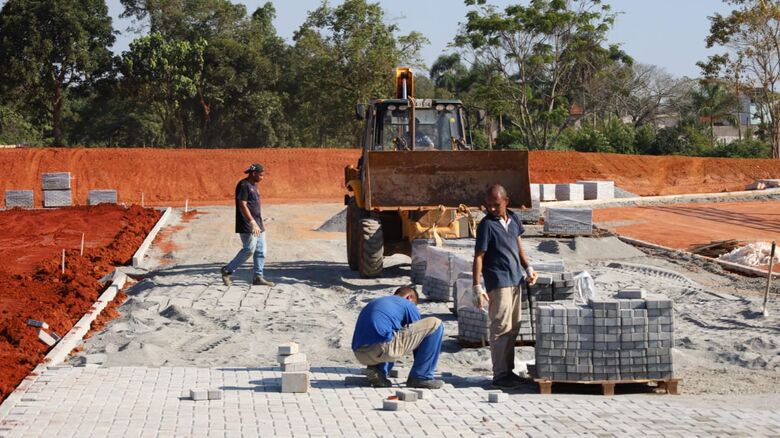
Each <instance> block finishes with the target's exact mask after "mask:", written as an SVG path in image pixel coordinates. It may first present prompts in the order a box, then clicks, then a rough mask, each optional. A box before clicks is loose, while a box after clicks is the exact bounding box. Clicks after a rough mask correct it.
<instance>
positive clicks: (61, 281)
mask: <svg viewBox="0 0 780 438" xmlns="http://www.w3.org/2000/svg"><path fill="white" fill-rule="evenodd" d="M159 217H160V213H159V212H158V211H156V210H151V209H144V208H141V207H137V206H134V207H130V208H127V209H125V208H122V207H117V206H113V205H101V206H98V207H93V208H86V207H80V208H73V209H65V210H46V211H23V210H9V211H4V212H0V242H1V245H0V247H2V253H0V259H2V260H3V266H2V267H0V315H1V316H0V400H2V399H4V398H5V397H6V396H7V395H8V394H9V393H10V392H11V391H12V390H13V388H14V387H16V385H17V384H18V383H19V381H21V380H22V379H23V378H24V376H26V375H27V374H28V373H29V372H30V370H32V369H33V368H34V367H35V365H37V364H38V363H40V361H41V360H42V359H43V357H44V355H45V354H46V351H47V347H46V346H45V344H43V343H42V342H40V341H39V340H38V337H37V329H35V328H34V327H31V326H28V325H27V320H28V318H32V319H36V320H38V321H45V322H47V323H48V324H49V326H50V327H51V329H52V330H53V331H55V332H57V333H58V334H59V335H60V336H62V335H64V334H65V333H67V332H68V331H69V330H70V329H71V327H72V326H73V324H74V323H75V322H76V321H77V320H78V319H79V318H81V316H83V315H84V313H86V312H87V311H88V310H89V309H90V307H91V306H92V304H93V303H94V302H95V300H96V299H97V297H98V294H99V292H100V290H101V289H102V286H101V285H100V283H98V281H97V279H98V278H101V277H102V276H104V275H105V274H107V273H109V272H110V271H111V270H112V269H113V266H115V265H120V264H124V263H125V262H127V261H128V260H129V259H130V258H131V257H132V255H133V253H134V252H135V250H136V249H137V248H138V246H139V245H140V244H141V242H142V241H143V239H144V238H145V237H146V235H147V233H148V232H149V230H151V229H152V227H153V226H154V224H155V223H156V222H157V220H158V219H159ZM52 224H54V225H56V226H52ZM83 229H86V230H87V232H88V234H87V238H86V245H85V249H84V255H83V256H81V255H79V249H78V246H79V245H80V243H81V230H83ZM74 230H76V231H78V233H77V236H78V237H76V233H68V232H67V231H74ZM63 235H64V236H65V237H62V236H63ZM63 248H65V249H66V267H65V273H64V274H63V273H62V272H61V264H60V263H61V251H62V249H63Z"/></svg>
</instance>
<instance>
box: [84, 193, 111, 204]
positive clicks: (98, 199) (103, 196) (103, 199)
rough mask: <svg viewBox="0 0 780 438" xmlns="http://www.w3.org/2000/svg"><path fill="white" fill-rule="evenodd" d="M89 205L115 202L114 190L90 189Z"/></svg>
mask: <svg viewBox="0 0 780 438" xmlns="http://www.w3.org/2000/svg"><path fill="white" fill-rule="evenodd" d="M88 198H89V199H88V204H89V205H98V204H116V200H117V196H116V190H90V191H89V197H88Z"/></svg>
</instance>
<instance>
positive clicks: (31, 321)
mask: <svg viewBox="0 0 780 438" xmlns="http://www.w3.org/2000/svg"><path fill="white" fill-rule="evenodd" d="M27 325H31V326H33V327H38V328H42V329H47V328H49V324H46V323H45V322H43V321H38V320H35V319H28V320H27Z"/></svg>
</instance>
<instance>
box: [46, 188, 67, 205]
mask: <svg viewBox="0 0 780 438" xmlns="http://www.w3.org/2000/svg"><path fill="white" fill-rule="evenodd" d="M72 205H73V193H72V192H71V191H70V190H44V191H43V206H44V207H46V208H52V207H70V206H72Z"/></svg>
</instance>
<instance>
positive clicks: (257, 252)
mask: <svg viewBox="0 0 780 438" xmlns="http://www.w3.org/2000/svg"><path fill="white" fill-rule="evenodd" d="M244 173H246V174H247V176H246V178H244V179H242V180H241V181H239V182H238V185H237V186H236V233H238V235H239V236H240V237H241V243H242V248H241V250H240V251H238V254H236V256H235V257H234V258H233V260H231V261H230V263H228V264H227V265H225V266H223V267H222V281H223V282H224V283H225V286H230V284H231V283H232V279H231V275H232V274H233V272H235V270H236V269H238V267H239V266H241V264H243V263H244V262H245V261H246V259H248V258H249V257H252V261H253V265H254V277H253V280H252V284H253V285H261V286H274V283H272V282H270V281H268V280H266V279H265V277H263V267H264V266H265V226H264V225H263V216H262V215H261V213H260V192H259V191H258V190H257V183H259V182H260V181H262V180H263V166H262V165H260V164H252V165H251V166H249V168H248V169H247V170H245V171H244Z"/></svg>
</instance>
